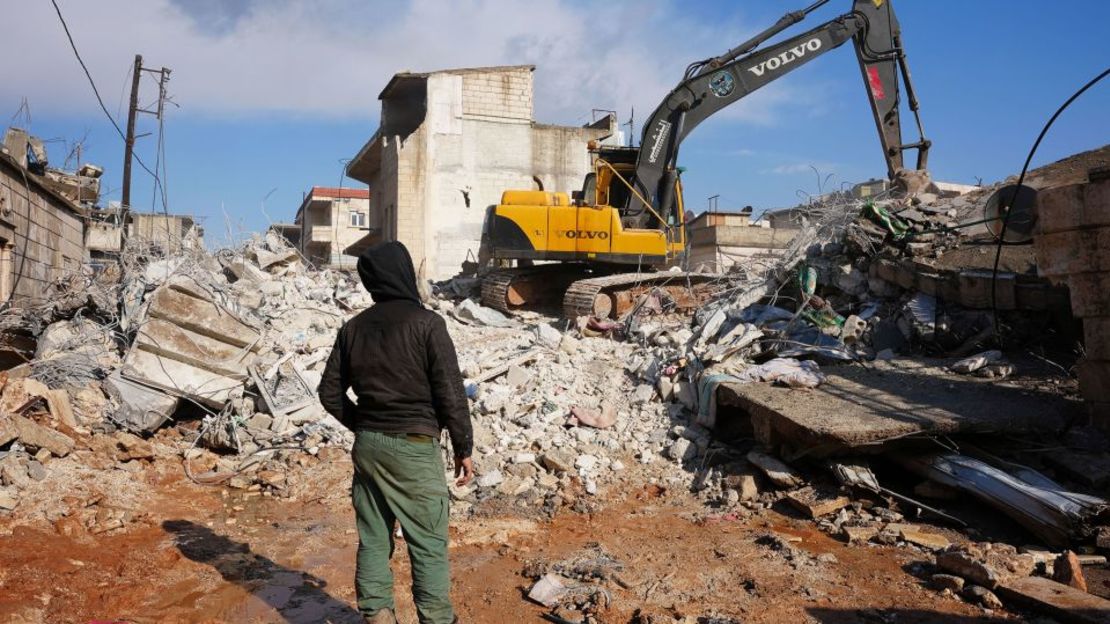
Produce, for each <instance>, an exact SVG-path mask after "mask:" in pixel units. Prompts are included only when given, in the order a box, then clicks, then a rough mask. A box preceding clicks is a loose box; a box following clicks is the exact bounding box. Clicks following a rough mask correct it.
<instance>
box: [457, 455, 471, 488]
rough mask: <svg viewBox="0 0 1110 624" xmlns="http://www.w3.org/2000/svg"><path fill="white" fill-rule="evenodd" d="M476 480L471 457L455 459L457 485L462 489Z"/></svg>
mask: <svg viewBox="0 0 1110 624" xmlns="http://www.w3.org/2000/svg"><path fill="white" fill-rule="evenodd" d="M473 478H474V462H473V461H472V460H471V459H470V458H469V457H456V458H455V485H457V486H459V487H462V486H464V485H466V484H467V483H470V480H471V479H473Z"/></svg>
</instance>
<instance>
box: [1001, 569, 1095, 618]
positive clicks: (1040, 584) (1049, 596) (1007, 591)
mask: <svg viewBox="0 0 1110 624" xmlns="http://www.w3.org/2000/svg"><path fill="white" fill-rule="evenodd" d="M998 592H999V593H1000V594H1002V596H1003V597H1004V598H1006V600H1008V601H1013V602H1015V603H1018V604H1020V605H1022V606H1025V607H1028V608H1030V609H1035V610H1037V611H1040V612H1042V613H1046V614H1048V615H1050V616H1052V617H1054V618H1058V619H1059V620H1060V621H1061V622H1078V623H1081V624H1105V623H1106V622H1108V621H1110V600H1106V599H1105V598H1100V597H1098V596H1095V595H1093V594H1088V593H1087V592H1082V591H1079V590H1078V589H1075V588H1074V587H1068V586H1067V585H1063V584H1061V583H1057V582H1056V581H1053V580H1050V579H1046V578H1044V577H1040V576H1029V577H1024V578H1016V579H1013V580H1009V581H1007V582H1006V583H1005V584H1004V585H1003V586H1002V587H1000V588H999V589H998Z"/></svg>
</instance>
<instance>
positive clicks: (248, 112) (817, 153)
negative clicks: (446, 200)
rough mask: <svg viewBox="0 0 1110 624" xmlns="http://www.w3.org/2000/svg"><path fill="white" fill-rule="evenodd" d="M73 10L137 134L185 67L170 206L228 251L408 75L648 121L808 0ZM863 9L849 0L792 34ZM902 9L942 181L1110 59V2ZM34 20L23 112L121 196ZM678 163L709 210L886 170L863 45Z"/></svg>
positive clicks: (288, 213)
mask: <svg viewBox="0 0 1110 624" xmlns="http://www.w3.org/2000/svg"><path fill="white" fill-rule="evenodd" d="M59 4H60V6H61V7H62V10H63V13H64V14H65V15H66V18H67V20H68V21H69V23H70V28H71V30H72V31H73V35H74V38H75V39H76V41H77V45H78V47H79V49H80V50H81V52H82V55H83V56H84V57H85V60H86V62H87V63H88V65H89V67H90V70H91V71H92V74H93V76H94V78H95V79H96V82H97V84H98V86H99V88H100V90H101V94H102V96H103V97H104V99H105V102H106V104H107V106H108V108H109V110H110V111H111V112H112V113H113V114H114V115H118V117H117V118H118V119H119V120H120V125H121V126H122V125H123V121H124V117H125V110H124V107H125V102H126V100H125V93H126V89H127V87H128V84H129V83H128V78H127V73H128V70H129V67H130V64H131V58H132V57H133V55H134V54H135V53H136V52H139V53H142V54H143V55H144V57H145V59H146V62H147V63H148V65H150V66H155V67H157V66H162V65H165V66H167V67H170V68H172V69H173V78H172V80H171V82H170V86H169V91H170V93H171V95H172V96H173V99H174V101H175V103H176V104H177V105H178V106H179V107H177V108H171V109H170V110H169V112H168V114H167V117H166V126H165V128H166V136H165V140H166V158H167V168H168V179H167V183H168V184H167V186H168V191H169V193H168V195H169V203H170V209H171V210H172V211H178V212H186V213H191V214H195V215H197V216H200V217H202V218H204V219H205V225H206V229H207V231H208V238H209V240H210V241H212V242H216V243H219V242H221V241H223V240H225V239H226V238H227V236H228V234H229V233H230V234H231V236H233V237H235V236H239V235H241V234H242V233H243V232H245V231H251V230H258V229H261V228H263V227H265V225H266V224H267V223H268V220H269V219H272V220H275V221H278V220H289V219H291V218H292V216H293V213H294V211H295V210H296V208H297V206H298V205H299V204H300V200H301V197H302V193H303V192H305V191H306V190H307V189H308V188H309V187H311V186H313V185H321V186H323V185H327V186H334V185H337V184H340V183H341V173H342V167H343V163H342V160H343V159H346V158H350V157H351V156H353V155H354V154H355V153H356V152H357V151H358V149H359V148H360V147H361V146H362V144H363V143H364V142H365V141H366V139H367V138H368V137H369V136H370V135H371V134H372V133H373V131H374V129H375V128H376V127H377V115H378V108H379V103H378V101H377V100H376V96H377V93H378V92H379V91H380V90H381V88H382V87H383V86H384V85H385V83H386V81H388V79H389V77H390V75H391V74H392V73H394V72H396V71H401V70H414V71H419V70H431V69H443V68H449V67H457V66H475V65H495V64H516V63H534V64H536V65H537V70H536V76H535V79H536V90H537V93H536V100H537V104H536V115H537V120H538V121H541V122H545V123H566V124H580V123H584V122H585V121H587V120H588V117H589V114H590V109H592V108H611V109H616V110H618V111H620V115H621V118H622V121H623V120H625V119H627V116H628V112H629V110H630V108H631V107H632V106H635V109H636V117H637V119H639V120H642V119H643V118H645V117H646V116H647V113H648V112H649V111H650V109H651V108H652V107H654V105H655V104H656V103H657V102H658V101H659V99H660V98H662V97H663V96H664V95H665V93H666V91H667V90H668V89H669V88H670V87H672V86H673V85H674V84H675V83H676V82H677V81H678V79H679V76H680V75H681V71H682V68H683V67H684V66H685V65H686V64H687V63H689V62H690V61H693V60H695V59H699V58H704V57H707V56H710V55H715V54H719V53H721V52H722V51H724V50H725V49H727V48H729V47H731V46H732V45H734V44H735V43H737V42H739V41H740V40H742V39H744V38H746V36H749V35H750V34H752V33H753V32H755V31H757V30H759V29H762V28H764V27H766V26H769V25H770V24H771V23H773V22H774V21H775V20H776V19H777V18H778V17H779V16H780V15H781V14H782V13H784V12H786V11H788V10H793V9H797V8H801V7H802V6H803V5H805V4H808V0H792V1H790V2H786V1H779V0H775V1H770V0H763V1H759V2H756V1H754V0H748V1H744V2H739V1H737V2H724V1H718V2H680V1H678V0H675V1H666V0H656V1H651V0H649V1H634V0H625V1H616V2H608V3H605V4H599V3H589V2H584V1H575V0H535V1H533V2H512V1H510V0H469V1H459V2H441V1H437V0H390V1H388V2H374V3H371V2H358V1H356V0H318V1H316V2H311V3H295V2H291V1H286V0H274V1H269V2H264V1H262V0H227V1H220V0H148V1H144V2H139V1H137V0H135V1H127V0H104V1H102V2H97V3H86V2H78V1H76V0H59ZM849 7H850V2H848V1H847V0H843V1H841V0H833V1H832V2H830V3H829V4H828V5H826V6H825V7H823V8H822V9H820V10H819V11H818V12H817V13H815V14H814V15H812V16H811V17H810V19H808V20H807V21H806V22H805V23H804V24H803V25H800V26H799V27H795V28H796V29H797V30H796V31H792V32H800V30H801V29H802V28H806V27H809V26H813V25H816V24H818V23H820V22H821V21H824V20H827V19H830V18H832V17H834V16H835V15H837V14H839V13H840V12H843V11H846V10H848V8H849ZM895 7H896V9H897V11H898V14H899V17H900V20H901V23H902V30H903V39H904V43H905V46H906V50H907V54H908V57H909V62H910V68H911V71H912V73H913V78H914V82H915V86H916V87H917V92H918V96H919V98H920V100H921V105H922V116H923V119H924V123H925V129H926V133H927V135H928V136H929V138H930V139H932V140H933V143H934V147H933V151H932V153H931V156H930V168H931V170H932V171H933V174H934V177H935V178H937V179H943V180H950V181H956V182H965V183H974V182H976V180H980V179H981V180H983V181H986V182H990V181H994V180H997V179H1000V178H1003V177H1005V176H1007V175H1009V174H1012V173H1016V172H1017V170H1018V169H1019V168H1020V166H1021V163H1022V161H1023V160H1024V157H1025V153H1026V151H1027V150H1028V149H1029V146H1030V144H1031V143H1032V141H1033V140H1034V138H1035V136H1036V133H1037V132H1038V131H1039V130H1040V127H1041V125H1042V124H1043V123H1044V122H1045V120H1047V118H1048V116H1049V115H1051V113H1052V112H1053V111H1054V110H1055V109H1056V107H1057V106H1058V105H1059V104H1060V103H1061V102H1063V100H1064V99H1065V98H1067V97H1068V96H1069V95H1070V94H1071V93H1072V92H1073V91H1074V90H1075V89H1076V88H1078V87H1079V86H1080V85H1081V84H1083V83H1084V82H1086V81H1087V80H1088V79H1090V78H1091V77H1093V76H1094V75H1096V74H1097V73H1098V72H1099V71H1101V70H1102V69H1105V67H1106V66H1107V65H1108V64H1110V52H1108V47H1107V46H1108V44H1107V41H1108V39H1110V3H1107V2H1102V1H1101V0H1070V1H1068V2H1060V3H1047V2H1036V1H1034V0H975V1H966V0H928V1H926V0H903V1H901V2H897V3H896V4H895ZM1060 7H1064V8H1066V10H1062V9H1061V8H1060ZM9 11H12V9H9ZM14 12H15V13H16V14H18V15H19V17H20V18H21V20H20V21H21V23H22V24H24V26H23V27H22V28H21V29H19V30H18V31H17V32H16V34H15V40H14V41H11V42H9V45H8V46H7V48H8V49H9V50H17V49H23V50H25V51H26V54H27V55H28V61H27V62H23V63H20V64H18V66H14V64H12V63H8V64H5V68H4V70H2V71H0V113H2V114H3V115H5V116H6V117H8V119H5V120H4V121H5V123H7V122H8V121H9V119H11V118H12V116H13V115H15V114H16V112H17V111H18V110H19V109H20V105H21V102H22V101H23V99H24V98H26V100H27V102H28V104H29V108H30V122H29V124H27V118H26V116H25V115H21V116H19V117H17V118H16V119H17V121H19V123H21V124H24V125H29V126H30V129H31V131H32V132H33V133H34V134H37V135H39V136H40V137H42V138H44V139H48V140H51V139H57V140H56V141H54V142H51V143H50V144H49V146H48V147H49V149H50V152H51V160H52V162H53V163H61V162H62V161H63V160H64V159H65V156H66V152H67V151H68V150H69V148H70V147H71V146H72V144H73V142H74V141H75V140H78V139H82V138H83V139H84V148H83V160H84V161H91V162H96V163H98V164H101V165H102V166H104V167H105V169H106V174H105V182H106V186H107V188H108V189H109V190H108V194H107V197H108V198H109V199H118V198H119V184H120V182H119V180H120V170H121V164H122V142H121V141H120V139H119V138H118V136H117V135H116V134H115V130H114V129H113V128H112V127H111V125H110V124H109V122H108V120H107V119H106V118H105V117H104V115H103V113H101V112H100V110H99V108H98V107H97V105H96V101H95V99H94V97H93V95H92V92H91V90H90V89H89V87H88V84H87V83H86V82H85V81H84V76H83V74H81V73H80V68H79V67H78V65H77V62H76V60H75V59H74V57H73V55H72V53H71V52H70V50H69V48H68V44H67V43H66V41H65V38H64V35H63V33H62V30H61V26H60V25H59V24H58V22H57V18H56V16H55V15H54V13H53V8H52V7H51V6H50V3H49V2H47V1H46V0H41V1H39V2H34V3H28V2H24V3H18V6H17V8H15V9H14ZM143 93H144V96H143V100H144V101H149V100H151V99H152V98H153V96H154V94H155V89H154V84H153V82H150V81H147V82H146V83H145V84H144V92H143ZM1107 110H1110V81H1104V83H1103V84H1100V85H1099V86H1097V87H1095V88H1094V89H1093V90H1091V91H1090V92H1088V94H1087V95H1086V96H1085V97H1084V98H1083V99H1081V100H1079V101H1078V102H1076V103H1075V104H1074V105H1073V106H1072V107H1071V108H1070V109H1069V111H1068V112H1067V113H1066V114H1065V115H1064V117H1062V118H1061V119H1060V120H1059V121H1058V122H1057V124H1056V126H1055V127H1054V129H1053V131H1052V133H1051V134H1050V135H1049V136H1048V138H1047V139H1046V140H1045V142H1044V144H1043V145H1042V147H1041V149H1040V151H1039V152H1038V155H1037V158H1036V159H1035V161H1034V164H1043V163H1047V162H1051V161H1053V160H1056V159H1059V158H1062V157H1064V156H1067V155H1069V154H1071V153H1074V152H1077V151H1081V150H1085V149H1091V148H1095V147H1099V146H1101V145H1103V144H1105V143H1107V142H1110V116H1108V115H1107V114H1106V111H1107ZM903 122H904V123H903V125H904V130H905V131H906V132H907V133H909V132H912V124H910V123H908V118H904V119H903ZM153 130H155V127H154V125H153V123H152V120H151V119H149V118H143V119H141V121H140V131H141V132H150V131H153ZM638 132H639V128H637V133H638ZM909 138H912V137H909ZM138 151H139V153H140V154H141V155H142V157H143V158H144V160H146V161H147V162H148V163H151V162H153V160H154V139H153V137H146V138H143V139H140V141H139V145H138ZM680 161H681V164H682V165H683V166H684V167H686V173H685V176H684V180H685V182H686V193H687V205H688V207H690V208H693V209H702V208H704V207H705V206H706V204H707V199H706V198H708V197H709V196H710V195H720V196H721V199H720V204H719V205H720V207H721V208H723V209H736V208H740V207H742V206H744V205H747V204H750V205H753V206H755V207H756V209H757V210H761V209H766V208H773V207H781V206H787V205H792V204H794V203H796V201H797V199H798V197H799V194H801V193H816V192H817V191H818V190H819V188H818V177H817V176H816V175H815V174H814V172H813V170H812V169H811V168H810V166H811V165H812V166H813V167H816V168H817V169H818V171H820V172H821V174H822V176H823V177H824V176H830V175H831V180H830V182H829V184H830V185H839V184H840V183H842V182H851V181H860V180H864V179H867V178H870V177H875V176H882V175H883V174H884V165H883V161H882V158H881V155H880V152H879V146H878V139H877V137H876V133H875V129H874V126H873V122H872V120H871V117H870V113H869V111H868V108H867V103H866V98H865V95H864V91H863V86H862V82H861V79H860V76H859V70H858V68H857V66H856V61H855V58H854V54H853V53H852V51H851V48H850V46H849V45H846V46H844V47H842V48H840V49H838V50H835V51H831V52H829V53H827V54H825V55H824V56H823V57H822V58H820V59H818V60H816V61H815V62H813V63H811V64H809V65H807V66H805V67H804V68H802V69H800V70H798V71H795V72H793V73H791V74H789V75H788V76H787V77H785V78H784V79H781V80H779V81H777V82H776V83H774V84H773V85H771V86H770V87H767V88H766V89H765V90H763V91H760V92H757V93H756V94H754V95H752V96H750V97H749V98H747V99H745V100H744V101H742V102H740V103H739V104H737V105H735V106H734V107H732V108H730V109H727V110H726V111H724V112H722V113H721V114H720V115H718V116H717V117H715V118H713V119H710V120H708V121H707V122H706V123H704V124H702V125H701V126H700V127H699V128H698V129H697V131H695V132H694V133H693V134H692V135H691V136H690V138H689V139H688V140H687V141H686V143H685V144H684V146H683V150H682V153H681V156H680ZM342 183H343V184H344V185H357V184H358V183H357V182H355V181H353V180H347V179H343V180H342ZM825 190H828V186H826V187H825ZM152 195H153V194H152V190H151V186H150V179H149V176H147V175H146V174H145V173H143V172H142V171H141V170H139V169H138V168H137V167H136V173H135V186H134V190H133V192H132V198H133V204H135V205H137V206H139V207H150V206H152V205H154V202H153V201H152V200H153V197H152ZM267 196H268V197H267ZM264 198H266V199H265V207H264V209H263V199H264ZM267 215H268V217H267Z"/></svg>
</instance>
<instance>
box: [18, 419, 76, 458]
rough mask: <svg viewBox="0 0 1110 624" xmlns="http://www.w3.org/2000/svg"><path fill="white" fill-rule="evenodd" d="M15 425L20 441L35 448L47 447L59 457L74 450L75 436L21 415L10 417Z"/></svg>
mask: <svg viewBox="0 0 1110 624" xmlns="http://www.w3.org/2000/svg"><path fill="white" fill-rule="evenodd" d="M9 418H10V419H11V422H12V424H14V425H15V429H16V432H17V434H18V438H19V441H20V442H21V443H22V444H23V445H24V446H27V447H30V448H33V449H46V450H48V451H50V453H51V454H53V455H56V456H58V457H65V456H66V455H69V453H70V452H71V451H72V450H73V447H74V442H73V438H71V437H69V436H67V435H66V434H64V433H61V432H59V431H54V430H53V429H51V428H49V427H43V426H42V425H40V424H38V423H36V422H35V421H33V420H31V419H29V418H24V417H22V416H19V415H15V414H13V415H11V416H10V417H9Z"/></svg>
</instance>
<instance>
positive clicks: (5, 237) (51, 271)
mask: <svg viewBox="0 0 1110 624" xmlns="http://www.w3.org/2000/svg"><path fill="white" fill-rule="evenodd" d="M7 139H9V140H6V141H5V146H4V148H3V151H2V152H0V301H7V300H8V299H9V298H13V299H22V300H40V299H42V297H43V296H44V293H45V292H46V290H47V286H48V285H49V284H50V283H51V282H52V281H54V280H56V279H58V278H60V277H62V276H63V275H65V274H67V273H71V272H75V271H77V270H79V269H80V267H81V265H82V263H83V262H84V257H85V248H84V212H83V210H82V208H81V207H80V206H78V205H77V204H76V203H75V202H74V201H72V200H71V199H69V198H67V197H66V196H65V195H63V194H62V193H60V192H59V191H57V190H55V188H52V186H51V185H50V184H49V183H48V182H47V181H46V178H45V176H43V175H38V174H36V173H34V172H32V171H30V170H29V169H28V165H29V164H30V163H29V162H28V149H29V146H30V143H29V142H28V140H27V139H28V137H27V135H26V134H25V133H11V132H9V133H8V136H7Z"/></svg>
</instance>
